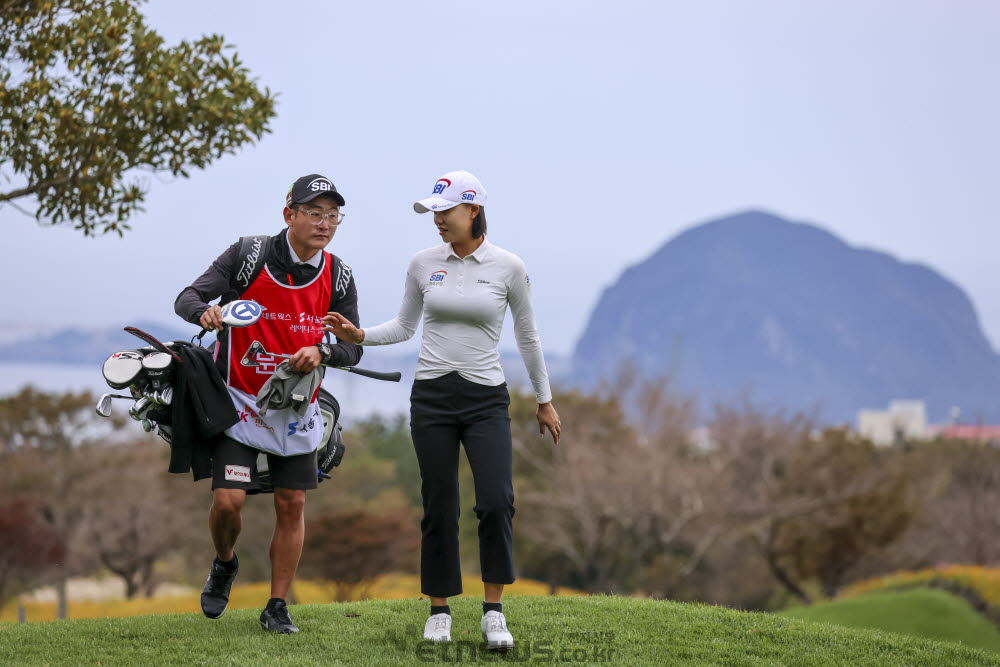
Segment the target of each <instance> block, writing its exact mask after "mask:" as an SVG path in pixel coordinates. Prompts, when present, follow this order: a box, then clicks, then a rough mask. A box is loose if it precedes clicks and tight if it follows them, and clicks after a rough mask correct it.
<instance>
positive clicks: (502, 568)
mask: <svg viewBox="0 0 1000 667" xmlns="http://www.w3.org/2000/svg"><path fill="white" fill-rule="evenodd" d="M509 407H510V396H509V395H508V393H507V385H506V383H504V384H501V385H498V386H495V387H490V386H487V385H481V384H477V383H475V382H471V381H469V380H466V379H465V378H463V377H462V376H461V375H459V374H458V373H457V372H451V373H448V374H447V375H443V376H441V377H438V378H434V379H432V380H416V381H415V382H414V383H413V390H412V392H411V393H410V433H411V435H412V437H413V447H414V449H415V450H416V453H417V463H418V464H419V466H420V479H421V485H420V492H421V495H422V497H423V505H424V515H423V518H422V519H421V520H420V528H421V533H422V537H421V542H420V590H421V592H422V593H423V594H424V595H427V596H429V597H442V598H446V597H451V596H453V595H459V594H461V592H462V573H461V568H460V561H459V555H458V516H459V512H460V508H459V495H458V453H459V442H461V443H462V445H464V446H465V455H466V456H467V457H468V459H469V465H470V467H471V468H472V477H473V479H474V481H475V489H476V505H475V507H474V508H473V509H474V510H475V512H476V516H477V517H479V564H480V568H481V570H482V574H483V581H484V582H487V583H493V584H510V583H513V581H514V578H515V576H514V557H513V531H512V525H511V520H512V519H513V517H514V487H513V484H512V481H511V475H512V467H513V466H512V453H511V437H510V412H509Z"/></svg>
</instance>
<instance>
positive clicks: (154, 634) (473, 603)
mask: <svg viewBox="0 0 1000 667" xmlns="http://www.w3.org/2000/svg"><path fill="white" fill-rule="evenodd" d="M427 611H428V602H427V601H426V600H422V601H418V600H390V601H385V600H380V601H365V602H352V603H343V604H329V605H311V606H298V607H295V608H293V610H292V614H293V617H294V619H295V621H296V622H297V623H298V625H299V627H300V628H301V632H300V633H299V634H298V635H294V636H273V635H265V634H264V633H263V632H262V631H261V630H260V629H259V627H258V626H257V615H258V612H257V611H256V610H245V611H230V612H227V613H226V614H225V616H223V617H222V618H221V619H219V620H217V621H210V620H208V619H206V618H204V617H202V616H201V615H199V614H176V615H169V616H142V617H132V618H120V619H93V620H81V621H56V622H51V623H33V624H25V625H9V624H5V625H2V626H0V664H19V665H24V664H59V665H62V664H96V663H99V664H103V665H120V664H159V665H196V664H197V665H219V664H263V663H269V664H272V663H276V662H280V663H281V664H283V665H311V664H334V663H339V664H366V665H391V664H418V663H421V662H462V663H465V662H487V661H491V662H492V661H495V662H528V663H540V662H556V663H560V664H568V663H572V664H628V665H640V664H641V665H719V664H732V665H742V664H756V663H761V664H788V665H794V664H810V665H825V664H850V665H915V664H920V665H958V664H961V665H994V666H1000V659H997V658H996V657H994V656H993V655H990V654H987V653H986V652H983V651H979V650H974V649H970V648H967V647H964V646H961V645H958V644H950V643H943V642H935V641H930V640H925V639H918V638H914V637H908V636H906V635H898V634H892V633H886V632H879V631H870V630H858V629H850V628H843V627H839V626H835V625H821V624H815V623H808V622H804V621H797V620H792V619H787V618H782V617H780V616H775V615H770V614H758V613H746V612H738V611H734V610H731V609H725V608H721V607H709V606H704V605H691V604H680V603H673V602H658V601H653V600H647V599H635V598H621V597H598V596H594V597H586V598H551V597H537V598H517V599H512V600H510V601H508V602H506V603H505V605H504V612H505V613H506V615H507V616H508V621H509V626H510V629H511V632H512V633H513V634H514V638H515V641H517V642H519V645H520V648H519V649H517V651H516V652H514V653H513V654H508V655H507V656H505V657H503V658H501V659H499V660H498V659H497V658H496V657H495V656H493V655H491V654H487V653H486V652H485V651H484V652H483V653H482V654H480V652H479V651H480V644H481V643H482V642H481V639H480V634H479V617H480V614H481V611H480V609H479V600H478V599H476V598H475V597H473V596H469V597H464V598H456V600H455V601H454V602H453V603H452V613H453V616H454V624H453V626H452V638H453V643H452V644H450V645H447V646H436V645H432V644H429V643H428V642H424V641H423V640H422V639H420V636H421V632H422V629H423V623H424V620H425V619H426V616H427ZM465 631H468V634H462V633H463V632H465ZM529 652H530V654H529Z"/></svg>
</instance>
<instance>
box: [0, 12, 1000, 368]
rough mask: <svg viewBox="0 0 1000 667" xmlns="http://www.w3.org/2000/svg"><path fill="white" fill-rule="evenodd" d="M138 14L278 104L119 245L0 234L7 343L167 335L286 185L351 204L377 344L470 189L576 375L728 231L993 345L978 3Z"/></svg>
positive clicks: (996, 172) (1, 214)
mask: <svg viewBox="0 0 1000 667" xmlns="http://www.w3.org/2000/svg"><path fill="white" fill-rule="evenodd" d="M277 7H280V9H276V8H277ZM144 11H145V13H146V15H147V17H148V19H149V22H150V24H151V25H152V26H153V27H154V28H155V29H157V30H158V31H160V33H161V34H163V35H164V37H166V38H167V40H168V41H169V42H171V43H173V42H176V41H178V40H181V39H185V38H196V37H198V36H200V35H201V34H205V33H222V34H223V35H225V37H226V39H227V41H228V42H229V43H231V44H233V45H234V46H235V47H236V49H237V51H238V52H239V54H240V56H241V58H242V59H243V60H244V61H245V62H246V64H247V65H248V66H249V67H250V68H251V70H252V71H253V72H254V73H255V74H256V75H257V76H258V77H259V80H260V82H261V83H262V84H264V85H266V86H268V87H270V88H271V89H272V90H273V91H276V92H277V93H278V94H279V104H278V117H277V118H276V119H275V121H274V123H273V130H274V131H273V133H272V134H270V135H268V136H266V137H265V138H264V139H263V141H261V142H260V143H259V144H257V145H256V146H253V147H251V148H248V149H246V150H244V151H243V152H241V153H240V154H239V155H238V156H235V157H227V158H225V159H223V160H221V161H219V162H217V163H215V164H213V165H212V166H211V167H210V168H209V169H207V170H205V171H201V172H195V173H193V174H192V177H191V178H190V179H188V180H174V179H171V178H157V177H153V178H151V179H150V182H149V185H150V188H151V192H150V195H149V198H148V206H147V212H146V213H144V214H142V215H140V216H138V217H136V218H135V219H134V221H133V227H134V230H133V231H132V232H131V233H129V234H127V235H126V236H125V238H124V239H118V238H110V237H108V238H98V239H93V240H91V239H83V238H82V237H81V236H80V235H79V234H78V233H77V232H74V231H72V230H71V229H68V228H56V229H40V228H38V227H37V226H36V225H35V224H34V223H33V222H32V220H30V219H27V218H24V217H23V216H22V215H21V214H19V213H17V212H15V211H13V210H12V209H11V208H10V207H4V208H0V222H2V224H3V226H4V229H5V230H6V234H5V236H4V238H5V244H4V245H5V247H6V252H5V258H6V261H5V262H4V263H3V265H2V267H0V278H2V279H3V281H4V284H5V285H6V289H4V290H3V291H2V296H0V300H2V301H0V305H2V311H3V313H4V321H5V322H6V323H8V329H9V330H14V329H17V330H20V329H23V328H24V327H25V326H26V325H46V326H48V325H56V324H65V323H77V324H86V325H99V324H108V323H119V322H125V321H127V320H130V319H134V318H137V317H142V318H145V319H154V320H156V319H158V320H162V321H164V322H167V321H170V320H171V319H172V318H173V311H172V303H173V299H174V296H175V295H176V294H177V292H179V291H180V289H181V288H182V287H183V286H184V285H186V284H188V283H189V282H190V281H191V280H193V279H194V278H195V277H196V276H197V275H198V274H199V273H200V272H201V271H202V270H203V269H204V268H205V267H206V266H207V265H208V264H209V263H210V262H211V260H212V259H213V258H214V257H215V256H216V255H218V254H219V253H220V252H221V251H222V250H223V249H224V248H225V247H226V246H228V245H229V244H230V243H231V242H232V241H234V240H235V239H236V238H237V237H238V236H240V235H241V234H252V233H265V232H268V233H274V232H276V231H277V230H278V229H280V227H281V225H282V224H283V223H282V220H281V208H282V205H283V198H284V193H285V191H286V190H287V188H288V185H289V184H290V183H291V181H293V180H294V179H295V178H296V177H298V176H300V175H303V174H307V173H311V172H320V173H323V174H325V175H327V176H329V177H330V178H331V179H332V180H333V181H334V182H335V183H336V184H337V186H338V188H339V189H340V190H341V191H342V192H343V193H344V195H345V197H346V199H347V207H346V209H345V211H346V212H347V213H348V216H347V219H346V221H345V223H344V224H343V225H342V226H341V228H340V230H339V231H338V232H337V235H336V237H335V238H334V241H333V243H332V244H331V246H330V248H329V249H330V250H331V251H333V252H335V253H337V254H338V255H340V256H341V257H343V258H344V259H345V260H346V261H347V262H348V263H349V264H351V265H352V266H353V267H354V270H355V275H356V277H357V280H358V286H359V290H360V294H361V299H362V301H361V315H362V324H363V325H371V324H375V323H377V322H380V321H382V320H384V319H387V318H389V317H392V316H393V315H394V314H395V313H396V310H397V308H398V305H399V299H400V297H401V294H402V284H403V275H404V270H405V267H406V265H407V263H408V261H409V258H410V256H411V255H412V254H413V253H414V252H415V251H416V250H418V249H421V248H424V247H428V246H430V245H433V244H435V243H436V242H437V235H436V234H435V232H434V229H433V227H432V222H431V219H430V217H429V216H418V215H417V214H415V213H413V212H412V209H411V204H412V202H413V201H414V200H415V199H418V198H421V197H423V196H426V195H427V194H428V193H429V191H430V188H431V187H432V185H433V183H434V181H435V180H436V179H437V178H438V176H440V175H441V174H442V173H443V172H445V171H449V170H452V169H468V170H470V171H472V172H474V173H476V174H477V175H478V176H479V177H480V178H481V179H482V181H483V183H484V184H485V186H486V188H487V189H488V191H489V194H490V203H489V209H488V210H489V222H490V234H489V237H490V239H491V241H492V242H494V243H496V244H498V245H501V246H503V247H505V248H507V249H509V250H512V251H514V252H516V253H518V254H519V255H521V257H522V258H524V260H525V261H526V262H527V264H528V267H529V271H530V273H531V275H532V284H533V289H534V294H535V302H536V310H537V315H538V321H539V326H540V329H541V332H542V340H543V343H544V345H545V347H546V348H547V349H549V350H550V351H553V352H559V353H566V352H569V351H570V350H571V349H572V347H573V345H574V344H575V342H576V338H577V336H578V334H579V332H580V331H581V330H582V328H583V325H584V323H585V321H586V319H587V318H588V316H589V313H590V310H591V309H592V307H593V306H594V304H595V302H596V299H597V298H598V296H599V295H600V292H601V290H602V289H603V287H604V286H606V285H607V284H609V283H610V282H611V281H613V280H615V279H616V278H617V277H618V276H619V274H620V273H621V272H622V271H623V269H624V268H625V267H626V266H628V265H629V264H632V263H635V262H637V261H640V260H642V259H643V258H645V257H646V256H648V255H649V254H650V253H651V252H652V251H653V250H654V249H655V248H657V247H659V246H660V245H661V244H663V243H664V242H666V241H667V240H669V239H670V238H671V237H672V236H673V235H675V234H676V233H677V232H678V231H680V230H682V229H684V228H686V227H689V226H691V225H693V224H696V223H698V222H702V221H705V220H708V219H711V218H713V217H718V216H720V215H724V214H728V213H733V212H737V211H740V210H743V209H746V208H762V209H766V210H769V211H772V212H774V213H777V214H779V215H782V216H785V217H788V218H790V219H794V220H801V221H809V222H813V223H816V224H819V225H821V226H823V227H826V228H827V229H829V230H831V231H833V232H834V233H836V234H838V235H839V236H841V237H842V238H844V239H845V240H846V241H848V242H849V243H852V244H855V245H860V246H866V247H873V248H877V249H880V250H885V251H888V252H890V253H892V254H894V255H896V256H898V257H899V258H901V259H903V260H905V261H913V262H921V263H924V264H927V265H930V266H932V267H933V268H935V269H937V270H938V271H940V272H941V273H943V274H944V275H945V276H946V277H948V278H950V279H951V280H953V281H955V282H956V283H958V284H959V285H960V286H962V287H963V288H965V289H966V290H967V292H968V293H969V294H970V296H971V297H972V299H973V302H974V303H975V305H976V307H977V309H978V311H979V313H980V316H981V319H982V321H983V325H984V327H985V329H986V332H987V334H988V335H989V336H990V338H991V339H992V340H993V341H994V342H995V343H1000V271H997V269H996V266H997V260H996V254H997V248H998V247H1000V215H998V214H1000V200H998V194H997V193H998V187H997V182H998V176H1000V167H998V158H997V156H998V155H1000V123H998V119H1000V87H998V85H997V82H998V80H1000V77H998V74H1000V72H998V69H1000V4H998V3H996V2H987V1H982V2H973V1H969V0H957V1H955V2H947V3H946V2H940V1H937V2H926V1H920V0H906V1H896V0H880V1H879V2H870V1H864V2H861V1H854V0H846V1H845V0H838V1H837V2H827V1H819V0H817V1H813V2H808V3H806V2H801V0H789V1H768V0H755V1H753V2H750V1H749V0H745V1H709V2H706V1H704V0H691V1H683V2H681V1H672V2H635V1H630V0H617V1H616V2H600V3H591V2H584V1H579V0H577V1H573V2H541V1H539V0H534V1H532V2H516V1H510V0H507V1H505V2H476V3H473V2H452V1H444V2H434V3H426V2H412V1H411V2H392V3H390V2H353V3H320V2H307V3H303V2H285V3H281V4H280V5H278V4H276V3H271V2H245V1H244V2H221V1H217V2H212V3H205V2H204V1H201V2H189V1H187V0H153V1H152V2H150V3H149V4H147V5H145V9H144ZM175 321H177V322H179V320H175ZM607 325H608V326H609V327H613V326H615V323H613V322H609V323H607ZM508 329H509V327H508ZM504 346H505V347H506V348H512V347H513V345H512V340H511V339H510V338H509V331H508V334H507V337H506V340H505V345H504Z"/></svg>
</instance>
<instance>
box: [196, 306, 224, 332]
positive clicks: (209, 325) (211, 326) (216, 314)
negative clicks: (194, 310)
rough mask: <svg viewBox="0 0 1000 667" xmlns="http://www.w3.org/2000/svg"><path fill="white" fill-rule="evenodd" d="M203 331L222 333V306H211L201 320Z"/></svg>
mask: <svg viewBox="0 0 1000 667" xmlns="http://www.w3.org/2000/svg"><path fill="white" fill-rule="evenodd" d="M199 323H200V324H201V328H202V329H208V330H209V331H214V330H216V329H218V330H219V331H222V306H209V307H208V310H206V311H205V312H204V313H202V314H201V319H200V320H199Z"/></svg>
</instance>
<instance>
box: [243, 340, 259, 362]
mask: <svg viewBox="0 0 1000 667" xmlns="http://www.w3.org/2000/svg"><path fill="white" fill-rule="evenodd" d="M263 352H264V346H263V345H262V344H261V342H260V341H258V340H255V341H254V342H252V343H250V347H249V348H247V353H246V354H244V355H243V360H242V361H240V363H241V364H243V365H244V366H251V367H254V366H260V362H259V361H257V355H258V354H262V353H263Z"/></svg>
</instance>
